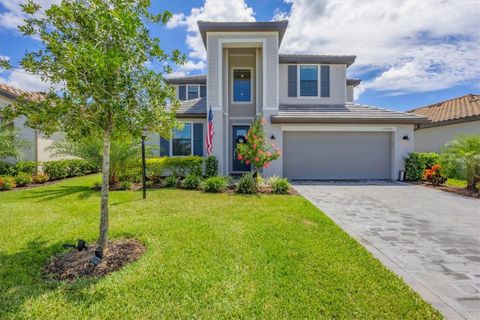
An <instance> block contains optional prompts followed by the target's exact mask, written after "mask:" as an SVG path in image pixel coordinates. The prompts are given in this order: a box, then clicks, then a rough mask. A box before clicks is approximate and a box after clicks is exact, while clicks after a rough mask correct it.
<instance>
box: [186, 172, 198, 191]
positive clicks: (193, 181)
mask: <svg viewBox="0 0 480 320" xmlns="http://www.w3.org/2000/svg"><path fill="white" fill-rule="evenodd" d="M201 182H202V178H201V177H200V176H198V175H196V174H192V173H190V174H189V175H188V176H186V178H185V180H183V187H184V188H185V189H198V186H199V185H200V183H201Z"/></svg>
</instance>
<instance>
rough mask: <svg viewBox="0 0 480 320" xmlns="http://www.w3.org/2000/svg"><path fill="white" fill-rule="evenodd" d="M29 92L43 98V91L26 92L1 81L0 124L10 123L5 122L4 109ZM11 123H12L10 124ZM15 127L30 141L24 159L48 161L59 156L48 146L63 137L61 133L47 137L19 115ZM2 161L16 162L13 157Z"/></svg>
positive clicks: (24, 152)
mask: <svg viewBox="0 0 480 320" xmlns="http://www.w3.org/2000/svg"><path fill="white" fill-rule="evenodd" d="M24 94H27V95H28V96H29V97H30V98H31V99H35V100H36V99H41V98H42V93H41V92H25V91H23V90H20V89H17V88H14V87H12V86H9V85H6V84H4V83H0V125H9V124H6V123H5V120H4V119H3V117H2V109H3V108H5V107H6V106H8V105H9V104H11V103H12V102H14V101H15V99H17V98H18V97H20V96H21V95H24ZM10 125H11V124H10ZM13 127H14V128H16V129H18V130H19V135H20V136H21V137H22V138H23V139H25V140H27V141H29V142H30V147H29V148H28V149H25V150H23V157H22V159H21V160H24V161H48V160H56V159H58V157H56V156H54V155H53V152H52V151H51V150H48V147H49V146H51V144H52V143H53V141H55V140H58V139H61V136H60V135H59V134H54V135H53V136H51V137H48V138H47V137H45V136H44V135H42V134H40V133H39V132H38V131H37V130H34V129H32V128H28V127H26V126H25V117H18V118H16V119H14V121H13ZM0 161H8V162H15V161H16V160H15V159H13V158H6V159H0Z"/></svg>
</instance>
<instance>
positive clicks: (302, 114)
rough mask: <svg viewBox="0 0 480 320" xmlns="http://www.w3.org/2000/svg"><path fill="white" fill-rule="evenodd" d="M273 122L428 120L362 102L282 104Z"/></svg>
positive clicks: (403, 121) (411, 121)
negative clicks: (361, 103) (362, 103)
mask: <svg viewBox="0 0 480 320" xmlns="http://www.w3.org/2000/svg"><path fill="white" fill-rule="evenodd" d="M271 120H272V123H378V124H380V123H388V124H416V123H424V122H427V121H428V119H427V118H426V117H423V116H418V115H414V114H411V113H405V112H399V111H393V110H386V109H381V108H375V107H371V106H366V105H360V104H343V105H342V104H340V105H333V104H332V105H320V104H319V105H287V104H281V105H280V110H279V113H278V115H273V116H272V117H271Z"/></svg>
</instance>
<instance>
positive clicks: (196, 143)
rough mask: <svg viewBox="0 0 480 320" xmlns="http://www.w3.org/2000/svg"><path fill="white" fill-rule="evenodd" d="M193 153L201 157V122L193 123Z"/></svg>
mask: <svg viewBox="0 0 480 320" xmlns="http://www.w3.org/2000/svg"><path fill="white" fill-rule="evenodd" d="M193 155H194V156H200V157H203V123H194V124H193Z"/></svg>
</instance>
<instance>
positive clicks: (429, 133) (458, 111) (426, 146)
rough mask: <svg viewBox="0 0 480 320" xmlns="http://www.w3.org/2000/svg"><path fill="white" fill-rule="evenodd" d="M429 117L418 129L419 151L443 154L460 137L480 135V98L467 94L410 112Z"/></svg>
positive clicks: (416, 129) (417, 149) (416, 138)
mask: <svg viewBox="0 0 480 320" xmlns="http://www.w3.org/2000/svg"><path fill="white" fill-rule="evenodd" d="M408 112H410V113H414V114H417V115H422V116H426V117H428V119H429V120H430V121H431V122H430V123H424V124H418V125H416V126H415V151H418V152H439V151H440V149H441V147H442V146H443V145H444V144H446V143H447V142H449V141H451V140H452V139H454V138H455V137H458V136H460V135H480V95H478V94H467V95H465V96H462V97H458V98H453V99H450V100H446V101H442V102H439V103H436V104H432V105H428V106H425V107H421V108H417V109H413V110H410V111H408Z"/></svg>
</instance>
